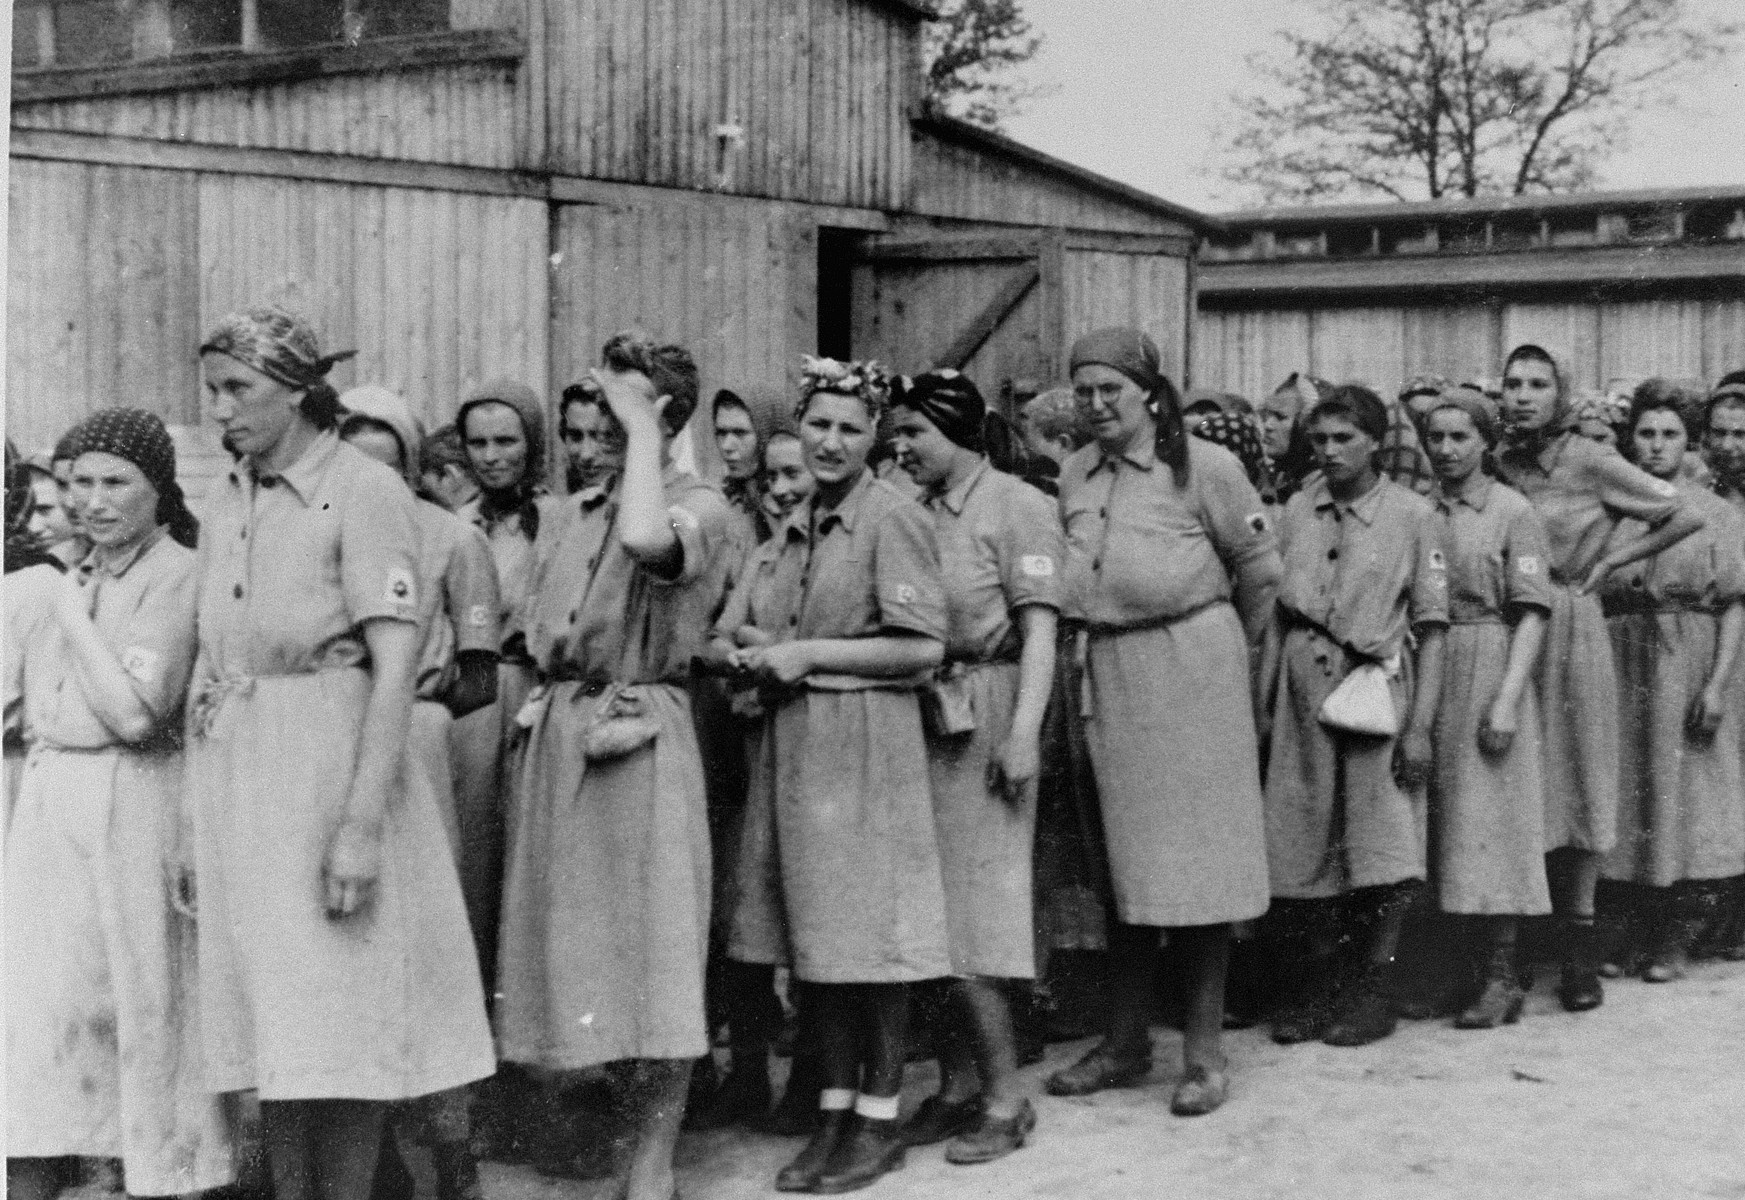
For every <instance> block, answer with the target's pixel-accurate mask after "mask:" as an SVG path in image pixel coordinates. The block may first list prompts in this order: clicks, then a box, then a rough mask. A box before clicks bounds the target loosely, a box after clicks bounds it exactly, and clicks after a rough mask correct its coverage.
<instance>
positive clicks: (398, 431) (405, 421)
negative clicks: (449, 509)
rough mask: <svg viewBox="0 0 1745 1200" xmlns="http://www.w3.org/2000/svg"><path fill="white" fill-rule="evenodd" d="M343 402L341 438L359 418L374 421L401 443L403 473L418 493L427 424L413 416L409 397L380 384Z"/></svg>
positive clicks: (362, 388) (364, 388)
mask: <svg viewBox="0 0 1745 1200" xmlns="http://www.w3.org/2000/svg"><path fill="white" fill-rule="evenodd" d="M339 403H340V407H342V408H344V409H345V410H346V415H345V416H344V417H343V418H342V419H341V420H340V424H339V431H340V435H341V436H344V435H345V433H346V432H347V431H348V430H349V429H350V428H351V424H352V422H353V420H358V419H361V420H364V421H374V422H376V423H377V424H378V425H382V426H384V427H386V428H387V430H388V431H389V432H390V433H392V434H393V435H394V437H395V439H396V440H397V441H398V442H399V443H400V473H401V474H402V475H403V476H405V479H406V486H407V487H409V488H411V489H412V490H413V491H414V492H416V491H417V490H418V485H419V479H420V476H421V474H422V472H423V466H422V463H421V462H420V460H419V450H420V448H421V447H422V446H423V445H424V424H423V422H421V421H420V420H419V419H418V417H417V416H416V415H415V414H414V413H413V411H412V406H411V405H409V404H407V403H406V399H405V397H403V396H398V395H395V394H394V393H393V392H390V391H389V390H388V389H387V388H385V387H380V386H378V385H377V384H373V383H366V384H363V385H361V386H359V387H354V388H351V389H350V390H348V391H346V392H343V393H341V394H340V397H339Z"/></svg>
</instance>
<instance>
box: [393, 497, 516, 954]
mask: <svg viewBox="0 0 1745 1200" xmlns="http://www.w3.org/2000/svg"><path fill="white" fill-rule="evenodd" d="M414 516H415V519H416V521H417V523H418V581H419V591H418V598H419V606H418V627H419V640H420V646H419V651H418V681H417V687H416V696H417V703H416V704H414V705H413V706H412V730H411V735H410V738H409V739H408V740H409V746H410V751H411V753H410V757H409V759H408V763H409V765H410V767H411V770H412V772H413V777H414V779H415V780H416V782H417V783H418V785H419V786H421V787H423V788H425V789H427V790H428V791H429V792H430V793H431V794H432V795H434V796H435V797H436V799H437V810H438V811H439V812H440V813H441V814H442V824H443V829H444V830H445V831H446V832H447V834H448V840H449V845H450V847H451V848H452V849H453V851H454V855H455V865H456V868H457V869H458V870H459V872H460V884H461V894H462V896H463V897H465V899H466V906H467V922H468V924H469V925H470V926H471V928H472V931H473V942H474V944H475V945H476V946H477V947H478V951H479V961H480V963H481V964H489V963H491V962H492V961H494V958H495V946H496V941H497V898H498V894H499V892H500V891H501V889H502V882H503V866H502V859H503V842H502V836H501V832H500V831H501V828H502V821H501V820H500V818H499V815H498V812H497V807H496V803H495V798H494V797H485V796H480V795H479V794H478V793H477V792H467V791H463V790H462V789H461V788H460V787H459V786H457V784H458V783H459V782H461V780H459V779H458V778H457V776H458V771H457V769H456V768H457V767H458V765H459V764H458V762H457V756H456V754H455V752H454V739H455V721H454V718H453V716H452V715H451V714H450V713H449V710H448V707H447V706H446V705H444V704H443V703H442V701H441V700H440V697H441V696H442V694H443V693H444V691H445V690H446V689H447V688H448V687H449V686H450V685H451V684H452V682H453V678H454V669H455V668H454V664H455V658H456V656H457V655H459V654H461V653H463V652H466V651H485V652H487V653H490V654H493V655H494V654H496V653H497V650H498V647H499V646H500V645H501V644H502V618H501V609H502V601H501V598H500V596H499V594H498V590H497V568H496V564H495V563H493V562H492V561H491V550H490V546H489V545H488V544H487V543H486V541H485V537H484V535H483V534H482V533H480V532H479V531H478V530H477V529H476V528H475V527H474V526H472V525H471V524H469V523H468V522H466V521H463V520H461V519H460V518H459V517H457V516H455V515H454V514H453V513H451V512H449V511H448V510H447V509H445V508H443V507H442V506H441V505H439V504H432V503H430V502H429V501H427V500H420V501H419V502H418V506H417V508H416V510H415V512H414ZM469 715H470V714H469Z"/></svg>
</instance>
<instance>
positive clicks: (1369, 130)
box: [1225, 0, 1740, 203]
mask: <svg viewBox="0 0 1745 1200" xmlns="http://www.w3.org/2000/svg"><path fill="white" fill-rule="evenodd" d="M1314 4H1315V6H1316V8H1318V9H1319V12H1320V16H1321V17H1322V18H1323V21H1322V26H1323V27H1322V28H1321V29H1320V30H1319V31H1318V32H1317V34H1316V35H1314V36H1307V35H1300V34H1294V33H1292V34H1286V35H1284V37H1285V41H1286V43H1287V46H1286V52H1285V53H1284V55H1283V56H1282V57H1264V56H1263V57H1261V58H1260V59H1258V60H1257V61H1255V62H1253V63H1252V64H1251V65H1252V66H1254V67H1255V68H1257V69H1258V70H1259V71H1260V72H1261V73H1262V75H1263V76H1264V77H1265V78H1266V80H1267V81H1268V84H1269V85H1270V86H1268V87H1267V88H1265V89H1263V90H1262V91H1260V92H1257V93H1252V94H1248V95H1245V96H1240V97H1238V98H1237V101H1236V103H1237V105H1238V108H1239V110H1240V112H1241V113H1242V118H1241V125H1240V127H1239V129H1238V131H1237V133H1236V135H1235V137H1234V139H1233V141H1232V149H1233V150H1234V151H1235V153H1236V154H1237V155H1238V156H1239V157H1240V158H1241V159H1242V162H1241V163H1240V165H1238V166H1236V167H1233V168H1231V169H1230V170H1228V171H1226V172H1225V176H1226V178H1227V179H1229V180H1230V181H1231V182H1233V183H1236V184H1240V185H1244V186H1246V187H1249V188H1252V189H1255V190H1257V191H1258V192H1259V193H1260V194H1261V196H1262V197H1263V198H1264V199H1265V201H1266V202H1268V203H1274V202H1280V201H1287V200H1304V199H1312V198H1326V197H1330V196H1338V195H1362V194H1376V193H1379V194H1382V195H1386V196H1392V197H1394V198H1396V199H1400V200H1410V199H1425V198H1430V199H1434V198H1436V197H1439V196H1456V195H1458V196H1477V195H1481V194H1487V193H1488V194H1496V193H1507V194H1513V195H1521V194H1523V193H1526V192H1534V191H1569V190H1577V189H1581V188H1585V187H1591V186H1592V185H1593V181H1594V178H1595V175H1596V173H1597V170H1598V168H1599V166H1600V164H1601V162H1602V161H1603V159H1604V156H1605V154H1606V152H1607V151H1608V150H1609V149H1611V148H1613V147H1615V146H1616V145H1618V144H1619V142H1620V141H1621V139H1622V137H1623V134H1624V132H1625V129H1626V127H1627V125H1628V121H1629V117H1630V115H1631V113H1632V111H1634V110H1637V109H1639V108H1640V107H1641V106H1643V105H1644V104H1646V103H1649V102H1652V101H1654V100H1656V99H1658V98H1663V97H1665V96H1666V95H1667V89H1669V88H1670V87H1671V86H1672V85H1673V84H1675V83H1676V82H1677V81H1679V80H1680V79H1683V78H1687V77H1688V76H1689V75H1690V74H1691V73H1693V72H1694V71H1696V70H1699V69H1701V68H1703V67H1705V66H1707V65H1708V64H1710V63H1712V62H1713V61H1714V60H1716V59H1717V58H1718V57H1720V56H1722V55H1724V54H1726V53H1727V52H1728V51H1729V49H1730V48H1732V47H1734V46H1736V45H1737V42H1738V38H1739V36H1740V26H1739V25H1738V24H1736V23H1734V22H1731V21H1725V20H1722V19H1720V18H1718V17H1716V16H1713V15H1708V16H1704V15H1702V14H1701V13H1700V12H1699V11H1698V5H1697V4H1695V3H1693V0H1314ZM1711 11H1712V10H1711ZM1735 11H1737V10H1735Z"/></svg>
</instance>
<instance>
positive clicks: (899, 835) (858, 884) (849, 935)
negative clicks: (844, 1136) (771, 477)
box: [718, 472, 951, 983]
mask: <svg viewBox="0 0 1745 1200" xmlns="http://www.w3.org/2000/svg"><path fill="white" fill-rule="evenodd" d="M747 625H749V626H752V627H754V628H756V629H758V630H760V631H762V632H763V633H766V634H768V635H769V636H770V637H772V638H774V639H775V640H776V641H778V642H785V641H794V640H810V639H814V638H856V637H876V636H880V635H882V634H890V633H903V634H913V635H919V636H922V637H928V638H933V639H935V640H937V641H941V642H943V641H944V640H945V636H946V611H945V595H944V591H943V588H942V587H941V584H940V575H939V550H938V540H937V537H936V535H935V534H934V532H933V522H932V521H931V520H929V519H928V516H927V513H926V512H925V511H924V510H923V509H922V508H921V506H920V505H918V504H916V503H915V502H914V501H913V500H910V499H909V498H908V497H906V496H904V495H903V494H902V493H901V492H900V491H898V490H897V489H896V488H895V487H893V486H892V485H890V484H888V483H886V482H885V481H884V480H882V479H878V478H876V477H874V476H873V474H872V473H871V472H863V473H862V474H861V476H860V478H859V479H858V480H857V481H856V482H855V483H854V485H853V487H852V489H851V490H850V491H849V493H848V495H847V496H845V497H844V498H843V499H842V501H841V502H840V503H838V504H837V506H836V507H835V508H833V509H826V510H820V509H819V508H818V504H817V497H816V496H814V497H813V498H812V499H810V500H808V501H807V502H806V503H805V504H802V505H800V506H799V507H798V508H796V509H795V510H794V512H793V513H792V514H790V515H789V518H788V520H787V521H786V522H785V523H784V524H783V525H782V526H780V527H779V528H778V529H777V530H776V533H775V536H774V537H772V538H771V539H770V540H769V541H767V542H765V543H764V544H763V545H761V546H759V547H758V548H757V550H756V552H755V553H754V554H753V555H752V557H751V561H750V562H749V563H748V564H747V566H746V570H745V574H744V576H743V577H742V578H741V579H740V582H739V586H738V587H737V588H735V589H734V592H733V595H732V597H730V598H729V600H728V602H727V608H726V610H725V611H724V612H723V613H722V616H721V620H720V623H719V628H718V631H719V632H720V633H721V634H722V635H724V636H726V637H728V638H731V637H732V634H733V631H735V630H737V629H739V628H740V627H742V626H747ZM921 682H923V680H919V679H869V678H862V677H858V676H850V675H814V676H811V677H809V678H808V679H806V680H805V681H804V683H803V684H802V685H801V686H799V687H797V688H793V689H786V690H783V691H781V692H779V693H776V692H770V693H768V694H766V695H765V697H764V711H765V715H764V718H763V723H762V725H761V727H760V728H759V730H758V732H757V735H756V737H755V738H754V739H753V743H752V750H751V783H750V789H749V793H748V799H747V804H746V819H745V829H744V835H743V839H742V841H741V851H740V865H741V869H742V871H743V872H744V881H743V886H742V887H741V889H740V893H739V897H738V904H737V908H736V910H735V912H734V914H733V926H732V931H731V937H730V941H729V946H728V953H729V955H730V956H731V957H733V958H734V959H737V960H738V961H741V962H753V963H776V962H787V961H791V962H792V964H793V968H794V972H795V974H796V975H797V976H798V977H799V978H800V979H802V980H804V981H806V982H809V983H907V982H913V981H916V980H922V979H935V978H939V977H941V976H944V975H949V974H950V973H951V957H950V954H949V953H948V950H947V945H946V932H945V928H946V927H945V884H944V880H943V876H942V873H941V868H940V860H939V836H938V830H937V827H936V825H935V822H934V817H933V799H932V792H931V789H930V786H929V783H928V775H927V746H926V742H925V739H924V738H923V735H922V732H921V708H920V703H919V700H918V698H917V694H916V689H917V687H918V686H919V685H920V683H921Z"/></svg>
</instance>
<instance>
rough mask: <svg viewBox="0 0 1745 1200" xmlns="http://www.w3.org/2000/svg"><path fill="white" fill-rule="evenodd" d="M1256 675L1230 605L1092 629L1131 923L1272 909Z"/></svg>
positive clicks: (1114, 844) (1118, 867)
mask: <svg viewBox="0 0 1745 1200" xmlns="http://www.w3.org/2000/svg"><path fill="white" fill-rule="evenodd" d="M1248 679H1249V672H1248V645H1247V642H1246V640H1245V639H1244V638H1243V635H1242V623H1241V622H1240V621H1239V620H1238V619H1237V616H1236V610H1235V609H1234V608H1232V607H1231V606H1230V605H1229V604H1214V605H1211V606H1210V607H1207V608H1203V609H1201V610H1199V611H1198V612H1195V613H1192V614H1190V615H1188V616H1186V617H1183V618H1182V619H1181V620H1179V621H1172V622H1171V623H1169V624H1167V625H1162V626H1158V627H1155V628H1151V629H1136V630H1131V631H1128V632H1125V633H1115V634H1104V635H1093V636H1092V638H1091V644H1090V680H1089V686H1090V694H1091V696H1090V698H1091V717H1090V721H1089V723H1088V725H1087V726H1086V729H1085V737H1086V741H1087V742H1088V743H1089V745H1090V752H1091V766H1092V768H1093V769H1094V770H1095V772H1096V777H1097V794H1098V796H1100V797H1101V799H1102V807H1103V826H1104V828H1105V830H1106V831H1107V837H1108V849H1109V868H1110V874H1111V878H1112V880H1113V882H1114V888H1115V905H1116V911H1117V913H1118V914H1119V916H1120V918H1121V920H1122V922H1124V923H1125V924H1129V925H1162V926H1186V925H1218V924H1223V923H1226V922H1231V921H1246V920H1249V919H1250V918H1253V917H1258V916H1259V915H1260V914H1261V913H1263V912H1265V911H1266V909H1267V904H1268V892H1267V874H1266V831H1265V825H1264V823H1263V815H1262V814H1263V805H1262V801H1261V793H1260V750H1259V743H1258V740H1257V739H1256V736H1255V731H1254V705H1253V701H1252V700H1250V699H1249V693H1248Z"/></svg>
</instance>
